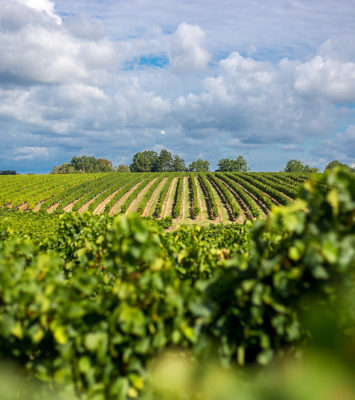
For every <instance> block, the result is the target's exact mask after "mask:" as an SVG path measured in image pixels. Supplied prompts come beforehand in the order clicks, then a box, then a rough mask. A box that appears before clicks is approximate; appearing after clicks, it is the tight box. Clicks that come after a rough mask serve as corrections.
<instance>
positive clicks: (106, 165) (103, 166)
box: [94, 158, 114, 172]
mask: <svg viewBox="0 0 355 400" xmlns="http://www.w3.org/2000/svg"><path fill="white" fill-rule="evenodd" d="M94 168H95V169H99V170H100V172H112V171H114V169H113V167H112V162H111V161H109V160H106V158H99V159H97V160H96V163H95V165H94Z"/></svg>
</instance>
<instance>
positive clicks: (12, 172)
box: [0, 169, 17, 175]
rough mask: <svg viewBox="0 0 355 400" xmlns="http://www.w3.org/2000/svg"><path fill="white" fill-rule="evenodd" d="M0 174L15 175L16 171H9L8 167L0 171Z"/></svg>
mask: <svg viewBox="0 0 355 400" xmlns="http://www.w3.org/2000/svg"><path fill="white" fill-rule="evenodd" d="M0 175H17V172H16V171H10V170H9V169H6V170H3V171H0Z"/></svg>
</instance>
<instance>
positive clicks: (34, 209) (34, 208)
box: [32, 203, 42, 212]
mask: <svg viewBox="0 0 355 400" xmlns="http://www.w3.org/2000/svg"><path fill="white" fill-rule="evenodd" d="M41 207H42V203H38V204H36V205H35V206H34V207H33V209H32V211H33V212H37V211H39V210H40V209H41Z"/></svg>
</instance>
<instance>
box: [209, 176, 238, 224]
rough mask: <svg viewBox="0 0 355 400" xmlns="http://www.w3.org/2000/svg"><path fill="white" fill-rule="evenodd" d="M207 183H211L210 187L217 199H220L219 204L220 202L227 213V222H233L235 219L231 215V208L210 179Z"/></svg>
mask: <svg viewBox="0 0 355 400" xmlns="http://www.w3.org/2000/svg"><path fill="white" fill-rule="evenodd" d="M209 181H210V182H211V185H212V186H213V188H214V190H215V191H216V192H217V194H218V196H219V198H220V199H221V202H222V204H223V206H224V208H225V209H226V211H227V214H228V218H229V220H230V221H234V220H235V218H234V215H233V213H232V210H231V207H230V205H229V204H228V202H227V200H226V198H225V197H224V195H223V193H222V192H221V190H220V189H219V187H218V186H217V185H216V184H215V183H214V182H213V180H212V179H210V180H209Z"/></svg>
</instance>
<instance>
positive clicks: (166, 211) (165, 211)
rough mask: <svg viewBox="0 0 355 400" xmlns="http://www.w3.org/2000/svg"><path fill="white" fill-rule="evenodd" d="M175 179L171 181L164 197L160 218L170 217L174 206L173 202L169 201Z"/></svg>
mask: <svg viewBox="0 0 355 400" xmlns="http://www.w3.org/2000/svg"><path fill="white" fill-rule="evenodd" d="M177 179H178V178H173V179H172V181H171V182H170V186H169V189H168V193H167V194H166V196H165V199H164V202H163V206H162V211H161V216H162V218H166V217H167V216H168V215H171V211H172V207H173V204H174V201H171V193H172V191H173V189H174V186H176V183H177Z"/></svg>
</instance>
